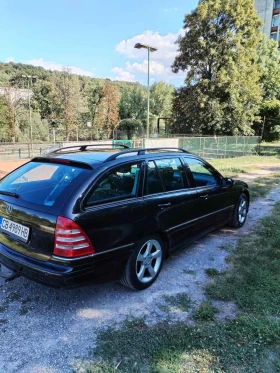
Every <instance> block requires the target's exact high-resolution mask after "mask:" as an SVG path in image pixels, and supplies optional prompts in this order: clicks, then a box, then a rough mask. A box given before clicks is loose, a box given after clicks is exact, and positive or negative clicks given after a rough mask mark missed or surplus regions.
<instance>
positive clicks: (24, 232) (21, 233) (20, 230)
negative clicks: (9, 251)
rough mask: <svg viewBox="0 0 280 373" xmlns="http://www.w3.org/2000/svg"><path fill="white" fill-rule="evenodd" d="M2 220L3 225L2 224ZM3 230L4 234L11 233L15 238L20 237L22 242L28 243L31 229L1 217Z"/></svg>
mask: <svg viewBox="0 0 280 373" xmlns="http://www.w3.org/2000/svg"><path fill="white" fill-rule="evenodd" d="M1 220H2V223H1ZM0 223H1V230H2V231H3V232H7V233H11V234H13V235H14V236H16V237H18V238H19V239H20V240H21V241H24V242H27V241H28V236H29V228H28V227H26V226H24V225H22V224H18V223H15V222H14V221H12V220H10V219H6V218H1V217H0Z"/></svg>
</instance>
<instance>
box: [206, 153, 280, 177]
mask: <svg viewBox="0 0 280 373" xmlns="http://www.w3.org/2000/svg"><path fill="white" fill-rule="evenodd" d="M279 160H280V159H279V157H278V156H271V157H262V156H259V155H250V156H244V157H236V158H221V159H211V160H209V162H210V163H211V164H212V165H213V166H214V167H215V168H216V169H217V170H218V171H220V172H221V174H222V175H223V176H225V177H233V176H236V175H237V174H239V173H243V172H250V171H253V170H256V169H258V168H260V167H262V166H271V167H272V166H279Z"/></svg>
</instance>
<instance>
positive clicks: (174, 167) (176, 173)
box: [155, 158, 185, 191]
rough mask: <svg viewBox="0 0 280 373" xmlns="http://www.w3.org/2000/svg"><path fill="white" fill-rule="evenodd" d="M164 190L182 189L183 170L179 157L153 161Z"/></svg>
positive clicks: (183, 185)
mask: <svg viewBox="0 0 280 373" xmlns="http://www.w3.org/2000/svg"><path fill="white" fill-rule="evenodd" d="M155 163H156V166H157V169H158V172H159V175H160V178H161V181H162V183H163V186H164V189H165V191H172V190H178V189H184V188H185V184H184V170H183V166H182V164H181V162H180V159H179V158H169V159H159V160H156V161H155Z"/></svg>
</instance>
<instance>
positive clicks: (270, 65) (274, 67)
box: [257, 35, 280, 100]
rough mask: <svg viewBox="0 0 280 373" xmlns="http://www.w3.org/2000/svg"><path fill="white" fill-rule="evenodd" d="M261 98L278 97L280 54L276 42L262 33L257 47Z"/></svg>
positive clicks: (279, 97) (279, 96) (279, 94)
mask: <svg viewBox="0 0 280 373" xmlns="http://www.w3.org/2000/svg"><path fill="white" fill-rule="evenodd" d="M257 63H258V65H259V69H260V74H261V75H260V86H261V88H262V92H263V100H272V99H274V98H278V99H280V55H279V52H278V43H277V42H276V41H274V40H273V39H268V38H267V37H266V35H262V37H261V40H260V42H259V45H258V49H257Z"/></svg>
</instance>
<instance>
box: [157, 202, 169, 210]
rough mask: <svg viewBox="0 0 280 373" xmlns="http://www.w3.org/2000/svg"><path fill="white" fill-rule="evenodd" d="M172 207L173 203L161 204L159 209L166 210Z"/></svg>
mask: <svg viewBox="0 0 280 373" xmlns="http://www.w3.org/2000/svg"><path fill="white" fill-rule="evenodd" d="M169 206H171V203H170V202H169V203H160V204H159V205H158V207H160V208H162V209H166V208H167V207H169Z"/></svg>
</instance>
